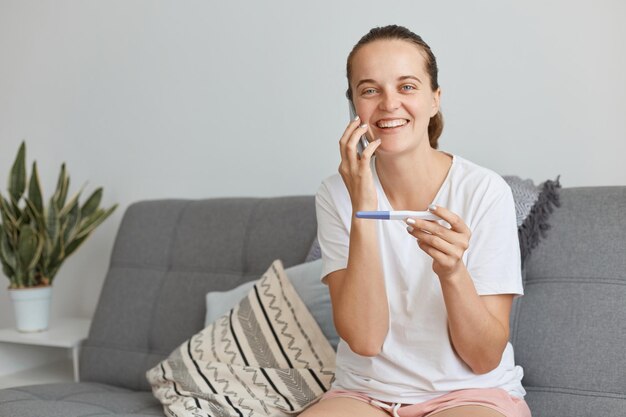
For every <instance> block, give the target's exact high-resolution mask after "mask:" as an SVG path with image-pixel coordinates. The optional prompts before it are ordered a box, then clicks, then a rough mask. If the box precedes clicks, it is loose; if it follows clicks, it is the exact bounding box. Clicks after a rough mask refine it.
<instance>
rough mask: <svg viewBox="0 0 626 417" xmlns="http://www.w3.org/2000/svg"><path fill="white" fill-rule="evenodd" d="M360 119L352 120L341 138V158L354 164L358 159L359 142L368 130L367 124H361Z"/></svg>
mask: <svg viewBox="0 0 626 417" xmlns="http://www.w3.org/2000/svg"><path fill="white" fill-rule="evenodd" d="M359 122H360V119H355V120H353V121H351V122H350V124H349V125H348V128H347V129H346V131H345V132H344V134H343V136H342V137H341V139H340V140H339V152H340V153H341V159H343V160H344V161H348V162H349V163H350V164H353V163H355V162H356V161H357V159H358V158H357V143H358V141H359V139H360V138H361V136H363V135H364V134H365V132H367V124H359Z"/></svg>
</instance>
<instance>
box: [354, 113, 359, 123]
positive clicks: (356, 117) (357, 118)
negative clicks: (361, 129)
mask: <svg viewBox="0 0 626 417" xmlns="http://www.w3.org/2000/svg"><path fill="white" fill-rule="evenodd" d="M359 119H360V117H359V115H358V114H357V115H356V116H355V117H354V121H355V122H356V121H357V120H359Z"/></svg>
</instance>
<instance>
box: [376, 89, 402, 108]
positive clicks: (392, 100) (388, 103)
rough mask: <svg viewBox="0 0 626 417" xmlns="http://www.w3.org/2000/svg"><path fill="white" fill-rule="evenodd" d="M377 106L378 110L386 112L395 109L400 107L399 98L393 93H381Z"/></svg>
mask: <svg viewBox="0 0 626 417" xmlns="http://www.w3.org/2000/svg"><path fill="white" fill-rule="evenodd" d="M378 107H379V109H380V110H382V111H388V112H391V111H394V110H397V109H398V108H399V107H400V99H399V97H398V96H397V95H396V94H394V93H383V94H382V96H381V100H380V103H379V105H378Z"/></svg>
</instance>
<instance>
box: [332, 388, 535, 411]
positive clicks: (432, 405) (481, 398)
mask: <svg viewBox="0 0 626 417" xmlns="http://www.w3.org/2000/svg"><path fill="white" fill-rule="evenodd" d="M337 397H347V398H353V399H355V400H359V401H363V402H366V403H368V404H370V405H372V406H374V407H376V408H379V409H381V410H384V411H386V412H388V413H389V415H391V416H392V417H426V416H429V415H431V414H434V413H437V412H439V411H443V410H447V409H449V408H454V407H458V406H461V405H479V406H483V407H487V408H491V409H492V410H495V411H498V412H499V413H501V414H504V415H505V416H506V417H531V415H530V409H529V408H528V405H527V404H526V401H524V400H523V399H522V398H517V397H513V396H511V395H509V393H508V392H506V391H505V390H503V389H500V388H493V389H492V388H489V389H465V390H459V391H452V392H450V393H448V394H445V395H442V396H441V397H437V398H434V399H432V400H429V401H425V402H423V403H418V404H399V403H388V402H384V401H377V400H375V399H373V398H371V397H368V396H367V395H365V394H363V393H360V392H356V391H343V390H331V391H328V392H327V393H326V394H324V395H323V396H322V398H321V399H320V401H323V400H327V399H329V398H337Z"/></svg>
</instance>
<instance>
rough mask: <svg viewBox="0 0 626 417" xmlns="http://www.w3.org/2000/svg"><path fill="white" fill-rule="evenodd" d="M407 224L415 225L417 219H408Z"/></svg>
mask: <svg viewBox="0 0 626 417" xmlns="http://www.w3.org/2000/svg"><path fill="white" fill-rule="evenodd" d="M406 222H407V223H408V224H415V219H412V218H410V217H409V218H408V219H406Z"/></svg>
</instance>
